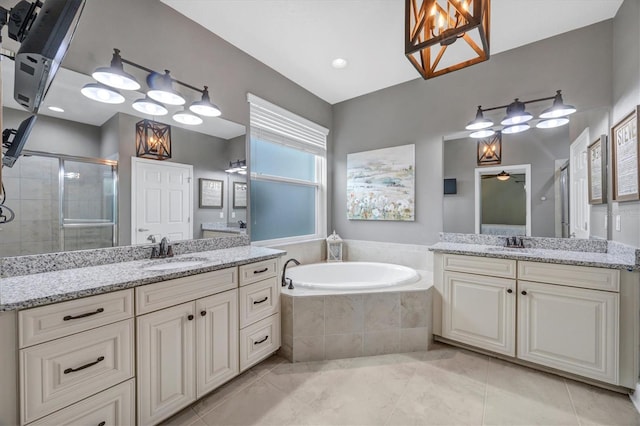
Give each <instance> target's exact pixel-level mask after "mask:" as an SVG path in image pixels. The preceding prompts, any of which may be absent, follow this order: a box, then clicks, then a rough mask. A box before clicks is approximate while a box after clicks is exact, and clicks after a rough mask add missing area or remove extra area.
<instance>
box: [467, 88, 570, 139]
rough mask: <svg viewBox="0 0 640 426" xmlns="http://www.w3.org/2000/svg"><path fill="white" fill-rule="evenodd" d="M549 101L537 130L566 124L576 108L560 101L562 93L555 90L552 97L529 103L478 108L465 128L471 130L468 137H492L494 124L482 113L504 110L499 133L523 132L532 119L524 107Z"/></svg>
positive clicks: (521, 102)
mask: <svg viewBox="0 0 640 426" xmlns="http://www.w3.org/2000/svg"><path fill="white" fill-rule="evenodd" d="M550 100H553V104H552V105H551V106H550V107H549V108H547V109H545V110H544V111H542V113H541V114H540V115H539V119H540V121H538V123H537V124H536V127H537V128H538V129H551V128H554V127H560V126H564V125H565V124H568V123H569V118H567V117H568V116H569V115H571V114H573V113H574V112H576V107H574V106H573V105H566V104H565V103H564V101H563V100H562V91H561V90H557V91H556V94H555V95H554V96H549V97H546V98H540V99H532V100H530V101H520V100H519V99H518V98H516V99H515V100H514V101H513V102H511V103H510V104H508V105H500V106H496V107H491V108H482V106H478V110H477V112H476V118H475V119H474V120H472V121H470V122H469V124H467V126H466V127H465V128H466V129H467V130H472V133H471V134H470V135H469V136H470V137H472V138H476V139H482V138H486V137H489V136H492V135H494V134H495V133H496V131H495V130H494V129H492V128H491V126H493V125H494V123H493V121H492V120H490V119H488V118H485V117H484V114H483V113H484V112H487V111H494V110H497V109H502V108H506V113H507V115H506V116H505V117H504V118H503V119H502V121H501V122H500V124H502V125H503V126H504V128H502V130H501V132H502V133H503V134H514V133H520V132H524V131H525V130H529V129H530V128H531V126H530V125H529V123H528V122H529V121H530V120H531V119H532V118H533V115H531V114H530V113H528V112H527V111H526V109H525V105H526V104H531V103H535V102H543V101H550Z"/></svg>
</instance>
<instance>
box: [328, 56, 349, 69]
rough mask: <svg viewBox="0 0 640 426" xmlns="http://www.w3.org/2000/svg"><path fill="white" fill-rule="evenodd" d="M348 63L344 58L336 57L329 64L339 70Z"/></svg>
mask: <svg viewBox="0 0 640 426" xmlns="http://www.w3.org/2000/svg"><path fill="white" fill-rule="evenodd" d="M347 65H348V62H347V60H346V59H343V58H336V59H334V60H333V61H331V66H332V67H334V68H335V69H337V70H341V69H342V68H346V67H347Z"/></svg>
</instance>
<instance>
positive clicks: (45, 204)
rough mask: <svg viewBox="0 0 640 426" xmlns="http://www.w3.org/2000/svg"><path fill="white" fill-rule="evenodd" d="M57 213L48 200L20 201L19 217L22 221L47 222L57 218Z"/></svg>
mask: <svg viewBox="0 0 640 426" xmlns="http://www.w3.org/2000/svg"><path fill="white" fill-rule="evenodd" d="M57 217H58V212H57V210H56V209H55V208H54V206H53V202H52V201H51V200H50V199H43V200H21V201H20V216H19V219H20V220H22V221H32V220H49V221H51V219H54V218H57Z"/></svg>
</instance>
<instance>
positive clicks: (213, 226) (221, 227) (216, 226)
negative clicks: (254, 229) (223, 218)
mask: <svg viewBox="0 0 640 426" xmlns="http://www.w3.org/2000/svg"><path fill="white" fill-rule="evenodd" d="M201 229H202V230H203V231H216V232H231V233H234V234H244V233H246V232H247V228H240V227H239V226H229V225H226V224H224V223H203V224H202V226H201Z"/></svg>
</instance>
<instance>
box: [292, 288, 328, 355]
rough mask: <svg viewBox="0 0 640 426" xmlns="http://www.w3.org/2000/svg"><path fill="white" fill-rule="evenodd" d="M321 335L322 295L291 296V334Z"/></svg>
mask: <svg viewBox="0 0 640 426" xmlns="http://www.w3.org/2000/svg"><path fill="white" fill-rule="evenodd" d="M323 335H324V296H312V297H296V298H293V336H294V337H300V336H323ZM294 352H295V345H294Z"/></svg>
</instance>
